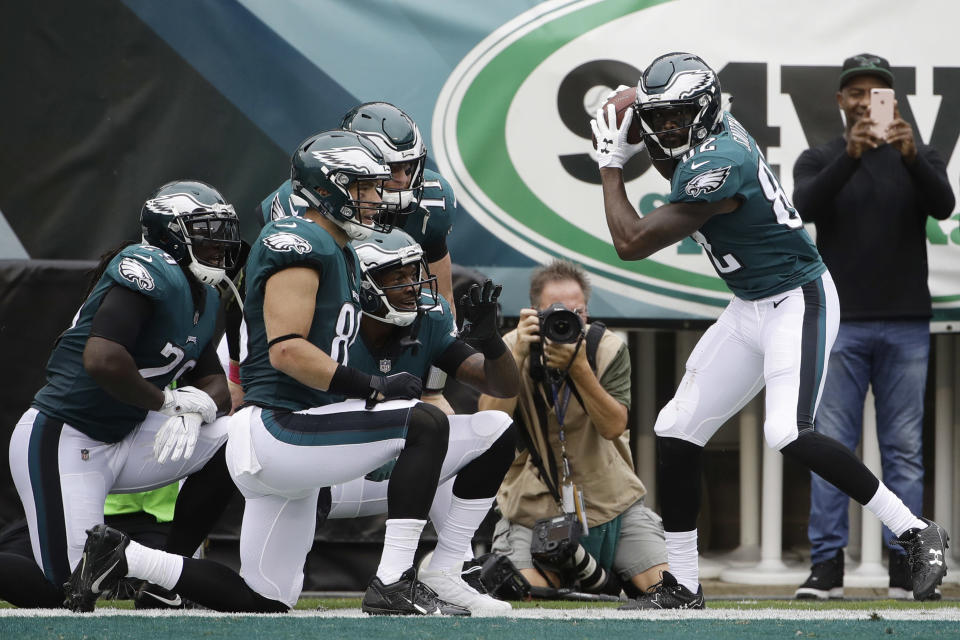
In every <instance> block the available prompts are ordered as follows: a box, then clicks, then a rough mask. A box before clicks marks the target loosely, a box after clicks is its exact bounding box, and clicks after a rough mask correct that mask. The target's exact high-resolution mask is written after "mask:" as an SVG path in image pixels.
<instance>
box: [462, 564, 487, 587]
mask: <svg viewBox="0 0 960 640" xmlns="http://www.w3.org/2000/svg"><path fill="white" fill-rule="evenodd" d="M482 573H483V562H482V561H480V560H477V559H476V558H474V559H473V560H465V561H464V563H463V569H462V570H461V571H460V578H461V579H462V580H463V581H464V582H466V583H467V584H468V585H470V586H471V587H473V588H474V589H476V591H477V593H487V588H486V587H485V586H484V584H483V580H481V579H480V575H481V574H482Z"/></svg>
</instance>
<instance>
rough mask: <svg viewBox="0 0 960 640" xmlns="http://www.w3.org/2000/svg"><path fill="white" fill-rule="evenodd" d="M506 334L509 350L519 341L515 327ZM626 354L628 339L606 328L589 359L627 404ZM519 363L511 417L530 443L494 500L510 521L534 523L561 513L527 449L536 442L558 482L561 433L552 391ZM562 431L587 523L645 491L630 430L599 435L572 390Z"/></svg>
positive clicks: (609, 388) (606, 384)
mask: <svg viewBox="0 0 960 640" xmlns="http://www.w3.org/2000/svg"><path fill="white" fill-rule="evenodd" d="M589 327H590V325H588V334H589ZM503 339H504V342H505V343H506V344H507V346H508V348H511V349H512V348H513V346H514V344H515V343H516V340H517V334H516V331H515V330H514V331H511V332H509V333H508V334H506V335H505V336H504V338H503ZM591 342H592V340H591ZM581 348H584V347H581ZM591 351H592V349H591ZM629 358H630V356H629V353H628V352H627V350H626V345H625V344H624V343H623V341H622V340H621V339H620V338H619V337H618V336H617V335H616V334H614V333H612V332H610V331H603V333H602V335H601V337H600V340H599V344H598V345H597V348H596V358H595V360H596V365H595V367H594V366H593V364H594V363H593V362H591V366H592V368H594V371H595V373H596V376H597V378H598V379H599V380H600V381H601V384H602V385H603V387H604V389H606V390H607V392H608V393H610V394H611V395H612V396H613V397H614V398H616V399H617V400H618V401H620V402H622V403H623V404H625V405H627V406H628V408H629V403H630V397H629V392H630V367H629V362H630V360H629ZM591 360H592V359H591ZM615 363H616V364H615ZM517 364H518V366H519V367H520V372H521V376H520V383H521V389H520V394H519V398H518V402H517V408H516V411H515V412H514V419H515V421H516V423H517V425H518V428H521V429H524V431H525V432H526V434H525V435H521V437H520V439H519V442H520V443H521V445H522V444H523V443H527V444H526V447H524V449H523V450H522V451H519V452H518V454H517V456H516V458H515V459H514V461H513V464H512V465H511V467H510V469H509V471H507V475H506V477H505V478H504V481H503V483H502V484H501V485H500V491H499V492H498V494H497V503H498V504H499V506H500V511H501V512H502V513H503V515H504V517H505V518H507V519H508V520H509V521H511V522H516V523H518V524H521V525H523V526H526V527H532V526H533V524H534V522H535V521H536V520H538V519H540V518H549V517H552V516H556V515H559V514H560V513H562V512H561V510H560V508H559V507H558V506H557V502H556V500H555V498H554V495H553V493H552V491H551V490H550V488H549V486H548V483H547V482H546V481H545V480H544V478H543V477H542V474H541V471H540V470H539V469H538V465H537V464H536V462H535V461H534V456H531V454H530V450H529V448H530V447H533V448H534V450H535V451H536V452H537V454H538V456H539V458H540V461H541V462H542V464H543V466H544V467H545V470H546V472H547V474H548V475H549V481H550V482H551V483H556V482H558V481H559V480H560V478H561V474H560V473H559V469H558V464H559V461H560V459H561V454H560V441H559V439H558V433H559V428H560V425H559V422H558V421H557V413H556V410H555V408H554V407H553V406H552V404H553V401H552V398H551V394H550V392H549V390H548V389H544V387H543V386H542V385H540V384H539V383H536V382H534V381H533V380H532V379H531V378H530V375H529V371H530V364H529V361H528V360H524V361H523V362H519V363H517ZM614 364H615V366H614V367H613V369H610V367H611V365H614ZM608 369H610V371H613V372H617V371H618V370H619V373H618V375H616V376H614V377H613V379H610V380H605V379H604V374H605V373H607V370H608ZM538 404H540V405H541V412H542V413H543V414H545V415H546V424H545V425H544V424H543V421H542V420H541V418H540V414H541V412H538V410H537V405H538ZM564 435H565V437H566V450H567V458H568V459H569V460H570V466H571V473H572V476H573V482H574V483H575V484H576V485H577V486H579V487H580V488H581V489H582V490H583V497H584V503H585V506H586V511H587V524H588V526H590V527H594V526H598V525H601V524H604V523H606V522H609V521H610V520H612V519H613V518H615V517H617V516H618V515H620V514H621V513H623V512H624V511H625V510H626V509H627V508H628V507H630V506H631V505H632V504H633V503H634V502H636V501H637V500H639V499H640V498H641V497H643V495H644V494H645V493H646V489H645V488H644V486H643V483H641V482H640V479H639V478H637V475H636V473H634V471H633V457H632V455H631V453H630V443H629V439H628V434H627V433H626V432H625V433H624V434H623V435H622V436H621V437H619V438H615V439H614V440H607V439H606V438H604V437H603V436H601V435H600V433H599V432H597V430H596V428H594V426H593V424H592V422H591V421H590V417H589V416H588V415H587V413H586V411H585V410H584V408H583V406H582V405H581V403H580V401H579V400H578V399H577V398H576V396H575V394H570V400H569V403H568V405H567V409H566V414H565V416H564Z"/></svg>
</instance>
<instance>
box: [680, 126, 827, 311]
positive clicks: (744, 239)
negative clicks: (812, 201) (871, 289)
mask: <svg viewBox="0 0 960 640" xmlns="http://www.w3.org/2000/svg"><path fill="white" fill-rule="evenodd" d="M724 198H736V199H737V200H739V201H740V206H739V208H738V209H737V210H736V211H734V212H732V213H727V214H720V215H715V216H713V217H712V218H710V220H708V221H707V222H706V224H704V225H703V226H702V227H700V229H699V230H698V231H696V232H695V233H693V234H692V236H691V237H692V238H693V239H694V240H696V241H697V242H698V243H700V244H701V245H702V246H703V248H704V250H706V252H707V255H708V256H709V257H710V261H711V262H712V263H713V266H714V268H715V269H716V271H717V274H719V276H720V277H721V278H723V280H724V282H726V283H727V286H728V287H730V290H731V291H733V293H734V294H735V295H736V296H737V297H739V298H742V299H744V300H758V299H760V298H767V297H770V296H773V295H777V294H779V293H782V292H784V291H788V290H790V289H794V288H796V287H799V286H801V285H804V284H806V283H808V282H810V281H812V280H814V279H816V278H818V277H819V276H820V275H821V274H822V273H823V272H824V271H826V267H825V266H824V264H823V261H822V260H821V259H820V254H819V253H818V252H817V248H816V246H815V245H814V244H813V241H812V240H811V239H810V236H809V235H808V234H807V232H806V230H804V228H803V221H802V220H801V219H800V216H799V215H798V214H797V211H796V209H794V208H793V205H792V204H791V203H790V199H789V198H787V195H786V194H785V193H784V191H783V188H782V187H781V186H780V182H779V181H778V180H777V178H776V176H774V175H773V172H772V171H771V170H770V167H768V166H767V163H766V160H765V159H764V157H763V154H762V153H761V152H760V149H759V148H758V147H757V143H756V141H755V140H754V139H753V138H752V137H751V136H750V134H748V133H747V131H746V129H744V128H743V126H742V125H741V124H740V123H739V122H737V121H736V119H734V117H733V116H732V115H730V114H729V113H724V114H723V120H722V128H721V130H720V131H719V132H718V133H716V134H714V135H711V136H710V137H708V138H707V139H706V140H704V141H703V142H702V143H700V144H699V145H697V146H696V147H694V148H693V149H691V150H690V151H688V152H687V153H686V154H685V155H684V156H683V159H682V160H681V162H680V164H679V165H678V166H677V169H676V170H675V171H674V173H673V179H672V180H671V193H670V198H669V200H670V202H716V201H718V200H723V199H724Z"/></svg>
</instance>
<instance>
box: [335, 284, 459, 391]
mask: <svg viewBox="0 0 960 640" xmlns="http://www.w3.org/2000/svg"><path fill="white" fill-rule="evenodd" d="M439 299H440V307H439V308H438V309H436V310H434V311H428V312H427V313H425V314H424V315H423V317H422V318H421V320H420V326H419V329H418V331H417V340H419V341H420V347H418V348H417V352H416V354H414V353H413V350H412V349H401V347H400V344H399V343H400V341H399V340H390V341H389V342H388V343H387V345H386V346H385V347H384V348H383V349H374V348H373V347H371V346H369V345H368V344H367V343H366V342H364V340H363V334H361V336H360V339H359V340H357V341H356V342H354V343H353V346H352V347H350V365H351V366H353V367H356V368H357V369H360V370H361V371H363V372H364V373H369V374H370V375H374V376H383V375H390V374H393V373H400V372H401V371H405V372H407V373H410V374H413V375H415V376H417V377H418V378H420V379H421V380H424V381H426V379H427V372H428V371H429V369H430V367H431V366H432V365H433V364H434V363H436V361H437V358H439V357H440V354H441V353H443V352H444V351H445V350H446V349H447V347H449V346H450V344H451V343H453V342H454V341H455V340H456V339H457V338H456V335H457V332H456V327H455V326H454V322H453V315H452V314H451V313H450V306H449V305H448V304H447V301H446V300H444V299H443V297H442V296H441V297H440V298H439ZM421 300H422V301H423V302H422V303H423V304H426V305H429V304H433V299H432V298H431V297H429V296H427V295H426V294H423V295H422V296H421ZM364 322H378V321H377V320H374V319H372V318H368V319H367V320H364Z"/></svg>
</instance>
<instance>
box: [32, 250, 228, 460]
mask: <svg viewBox="0 0 960 640" xmlns="http://www.w3.org/2000/svg"><path fill="white" fill-rule="evenodd" d="M111 287H126V288H128V289H132V290H133V291H136V292H138V293H140V294H142V295H145V296H147V297H148V298H149V299H150V300H151V301H152V302H153V315H152V316H151V317H150V321H149V322H148V323H147V324H146V325H145V326H144V327H143V328H142V329H141V331H140V335H138V336H137V343H136V345H135V346H134V348H133V350H132V351H131V353H130V355H131V356H133V360H134V362H136V364H137V367H138V368H139V370H140V375H141V376H143V377H144V378H146V379H147V380H148V381H149V382H151V383H153V384H154V385H156V386H157V388H159V389H163V388H165V387H166V386H168V385H169V384H170V383H172V382H174V381H176V380H177V379H178V378H179V377H180V376H181V375H182V374H183V373H184V372H186V371H188V370H190V369H192V368H193V366H194V365H195V364H196V362H197V358H198V357H199V356H200V354H201V352H203V350H204V348H205V347H206V346H207V344H208V343H209V342H210V340H211V339H212V338H213V333H214V330H215V325H216V320H217V307H218V300H219V297H218V296H219V294H218V293H217V290H216V289H215V288H214V287H211V286H204V289H205V295H204V305H203V310H202V311H199V312H198V311H196V310H195V309H194V305H193V297H192V295H191V292H190V283H189V282H188V281H187V276H186V275H185V274H184V272H183V270H182V269H181V268H180V265H178V264H177V262H176V261H175V260H174V259H173V258H171V257H170V256H169V255H167V253H166V252H164V251H163V250H161V249H158V248H156V247H152V246H150V245H146V244H141V245H131V246H129V247H126V248H125V249H123V250H122V251H120V253H118V254H117V255H116V256H115V257H114V258H113V260H111V261H110V263H109V264H108V265H107V268H106V271H104V274H103V276H101V278H100V280H99V281H98V282H97V284H96V286H95V287H94V288H93V291H92V292H91V293H90V295H89V296H88V297H87V299H86V300H85V301H84V303H83V306H81V307H80V311H79V312H78V313H77V315H76V317H75V318H74V322H73V325H72V326H71V327H70V328H69V329H67V330H66V331H65V332H64V333H63V335H61V336H60V339H59V340H58V341H57V344H56V346H55V347H54V349H53V353H52V354H51V355H50V360H49V361H48V362H47V384H46V385H45V386H44V387H43V388H42V389H40V391H39V392H38V393H37V395H36V396H35V397H34V399H33V406H34V407H36V408H37V409H39V410H40V411H42V412H43V413H44V414H46V415H48V416H51V417H54V418H56V419H58V420H62V421H63V422H65V423H66V424H69V425H70V426H71V427H73V428H75V429H77V430H78V431H81V432H83V433H84V434H86V435H88V436H90V437H91V438H93V439H95V440H99V441H100V442H108V443H113V442H119V441H120V440H122V439H123V438H124V436H126V435H127V434H128V433H130V432H131V431H132V430H133V429H134V427H136V426H137V425H138V424H139V423H140V422H142V421H143V419H144V418H145V417H146V415H147V410H146V409H141V408H140V407H135V406H133V405H130V404H124V403H122V402H120V401H118V400H117V399H116V398H114V397H113V396H111V395H110V394H109V393H107V392H106V391H105V390H104V389H103V388H102V387H100V385H98V384H97V383H96V382H94V380H93V379H92V378H91V377H90V376H89V375H88V374H87V372H86V370H85V369H84V367H83V350H84V347H85V346H86V344H87V338H88V337H89V336H90V325H91V323H92V322H93V317H94V315H96V313H97V310H98V309H99V308H100V304H101V302H102V301H103V297H104V296H105V295H106V293H107V291H109V290H110V288H111Z"/></svg>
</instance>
